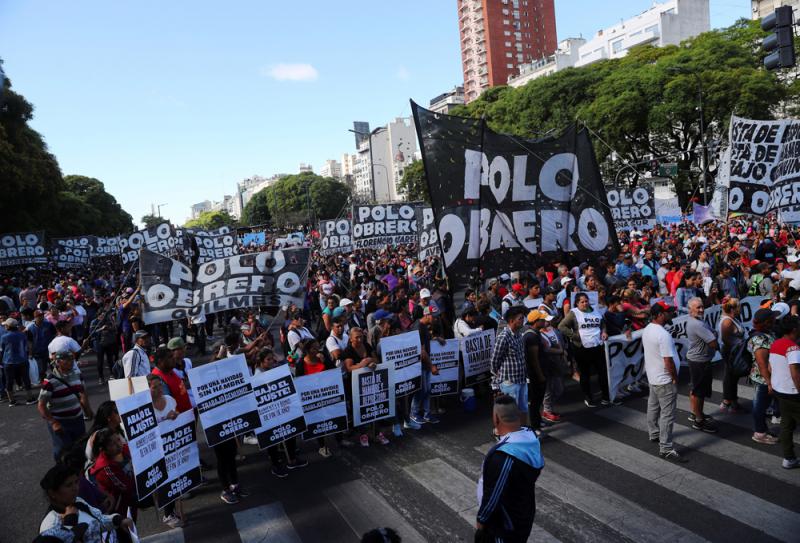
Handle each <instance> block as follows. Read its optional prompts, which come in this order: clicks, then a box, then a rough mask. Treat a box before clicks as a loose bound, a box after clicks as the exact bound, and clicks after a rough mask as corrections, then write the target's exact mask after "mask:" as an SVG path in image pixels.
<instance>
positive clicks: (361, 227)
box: [352, 204, 417, 249]
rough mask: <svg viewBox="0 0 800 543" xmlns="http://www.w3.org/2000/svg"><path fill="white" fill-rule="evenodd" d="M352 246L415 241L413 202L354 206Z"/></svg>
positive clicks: (363, 246)
mask: <svg viewBox="0 0 800 543" xmlns="http://www.w3.org/2000/svg"><path fill="white" fill-rule="evenodd" d="M352 240H353V247H354V248H356V249H364V248H367V247H383V246H384V245H389V246H397V245H410V244H412V243H416V242H417V214H416V205H415V204H381V205H356V206H353V231H352Z"/></svg>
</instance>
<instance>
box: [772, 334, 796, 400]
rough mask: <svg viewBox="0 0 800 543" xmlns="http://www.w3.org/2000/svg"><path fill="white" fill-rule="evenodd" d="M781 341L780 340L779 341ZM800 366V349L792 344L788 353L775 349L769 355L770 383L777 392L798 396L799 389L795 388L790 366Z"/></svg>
mask: <svg viewBox="0 0 800 543" xmlns="http://www.w3.org/2000/svg"><path fill="white" fill-rule="evenodd" d="M778 341H780V340H778ZM793 364H800V347H798V346H797V345H794V344H792V345H791V346H790V347H789V348H788V349H786V353H785V354H782V353H780V352H775V350H774V348H773V350H771V351H770V353H769V368H770V372H771V379H770V382H771V384H772V388H773V389H774V390H775V392H780V393H781V394H798V390H797V387H795V386H794V381H793V380H792V373H791V370H790V369H789V366H791V365H793Z"/></svg>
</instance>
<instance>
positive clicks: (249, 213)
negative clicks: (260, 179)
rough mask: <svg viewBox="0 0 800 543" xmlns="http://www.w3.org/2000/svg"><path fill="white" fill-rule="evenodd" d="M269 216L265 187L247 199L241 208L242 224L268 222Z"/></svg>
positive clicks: (250, 224) (252, 224)
mask: <svg viewBox="0 0 800 543" xmlns="http://www.w3.org/2000/svg"><path fill="white" fill-rule="evenodd" d="M270 219H271V217H270V214H269V206H268V205H267V189H262V190H260V191H258V192H256V193H255V194H253V196H252V197H251V198H250V199H249V200H248V201H247V205H245V206H244V209H243V210H242V224H246V225H248V226H255V225H259V224H267V223H269V221H270Z"/></svg>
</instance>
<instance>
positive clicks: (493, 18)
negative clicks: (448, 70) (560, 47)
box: [458, 0, 557, 103]
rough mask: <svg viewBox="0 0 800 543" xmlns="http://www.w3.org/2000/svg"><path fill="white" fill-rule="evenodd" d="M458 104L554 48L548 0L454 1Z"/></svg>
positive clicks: (553, 21) (505, 79) (553, 18)
mask: <svg viewBox="0 0 800 543" xmlns="http://www.w3.org/2000/svg"><path fill="white" fill-rule="evenodd" d="M458 26H459V33H460V39H461V64H462V68H463V72H464V101H465V103H469V102H471V101H473V100H475V99H476V98H478V96H480V94H481V93H482V92H483V91H484V90H486V89H488V88H489V87H494V86H496V85H505V84H507V82H508V78H509V77H510V76H512V75H515V74H517V73H518V72H519V66H520V65H522V64H525V63H530V62H533V61H534V60H535V59H539V58H542V57H547V56H549V55H551V54H552V53H553V52H554V51H555V50H556V45H557V44H556V41H557V40H556V16H555V7H554V5H553V0H458Z"/></svg>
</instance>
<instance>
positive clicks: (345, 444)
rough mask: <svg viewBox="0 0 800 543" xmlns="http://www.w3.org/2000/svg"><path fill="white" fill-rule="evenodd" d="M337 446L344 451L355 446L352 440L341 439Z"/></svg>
mask: <svg viewBox="0 0 800 543" xmlns="http://www.w3.org/2000/svg"><path fill="white" fill-rule="evenodd" d="M339 446H340V447H344V448H345V449H350V448H352V447H355V446H356V444H355V443H354V442H353V440H352V439H347V438H342V440H341V441H340V442H339Z"/></svg>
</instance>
